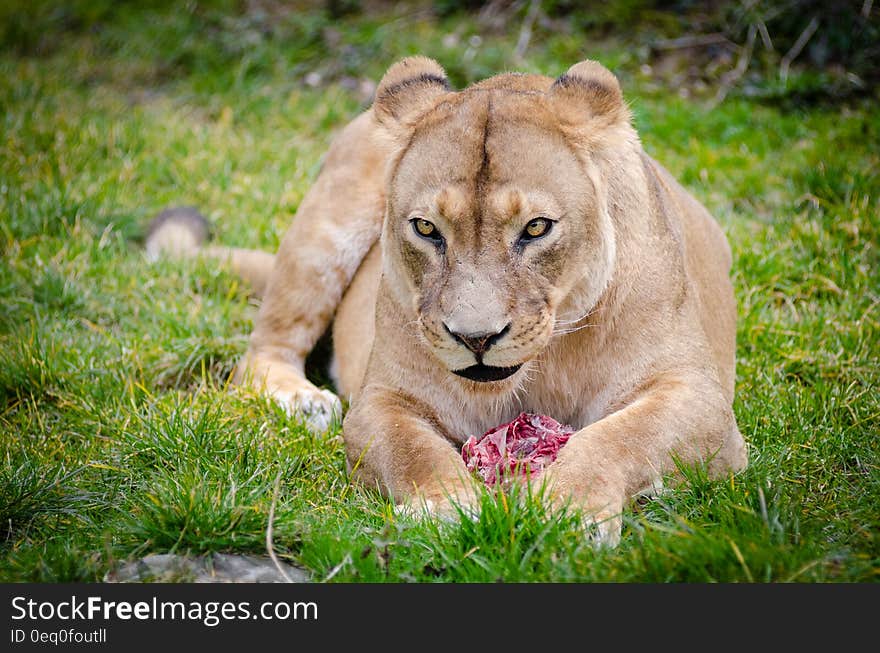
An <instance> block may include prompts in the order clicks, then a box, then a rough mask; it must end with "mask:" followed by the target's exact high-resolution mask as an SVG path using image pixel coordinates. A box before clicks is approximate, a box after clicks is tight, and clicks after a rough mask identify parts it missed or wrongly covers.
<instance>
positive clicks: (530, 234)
mask: <svg viewBox="0 0 880 653" xmlns="http://www.w3.org/2000/svg"><path fill="white" fill-rule="evenodd" d="M552 226H553V222H551V221H550V220H548V219H547V218H535V219H534V220H532V221H531V222H529V223H528V224H527V225H526V228H525V229H523V232H522V239H523V240H532V239H534V238H540V237H541V236H546V235H547V234H548V233H549V232H550V229H551V227H552Z"/></svg>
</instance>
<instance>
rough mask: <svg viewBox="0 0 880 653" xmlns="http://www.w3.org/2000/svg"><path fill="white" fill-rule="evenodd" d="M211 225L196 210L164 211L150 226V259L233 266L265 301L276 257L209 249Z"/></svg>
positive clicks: (147, 243) (252, 251)
mask: <svg viewBox="0 0 880 653" xmlns="http://www.w3.org/2000/svg"><path fill="white" fill-rule="evenodd" d="M210 237H211V224H210V223H209V222H208V220H207V218H205V216H203V215H202V214H201V213H200V212H199V211H198V210H197V209H196V208H194V207H192V206H179V207H173V208H169V209H165V210H164V211H162V212H161V213H159V215H157V216H156V217H155V218H153V220H152V221H151V222H150V226H149V228H148V229H147V237H146V240H145V242H144V248H145V249H146V253H147V258H149V259H150V260H152V261H155V260H157V259H159V258H162V257H170V258H196V257H198V256H204V257H208V258H210V259H214V260H217V261H219V262H222V263H227V264H229V265H231V266H232V269H233V270H235V272H236V273H237V274H238V275H239V276H241V277H242V278H243V279H244V280H245V281H246V282H248V283H249V284H250V286H251V288H252V289H253V293H254V294H255V295H256V296H258V297H262V296H263V294H264V293H265V291H266V286H267V285H268V283H269V276H270V275H271V273H272V267H273V266H274V264H275V255H274V254H270V253H269V252H264V251H261V250H257V249H241V248H238V247H221V246H217V245H206V243H207V242H208V240H209V239H210Z"/></svg>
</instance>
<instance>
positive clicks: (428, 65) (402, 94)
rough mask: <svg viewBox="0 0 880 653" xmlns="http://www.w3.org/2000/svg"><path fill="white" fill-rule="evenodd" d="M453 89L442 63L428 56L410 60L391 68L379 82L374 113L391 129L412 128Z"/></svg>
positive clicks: (399, 62) (409, 58)
mask: <svg viewBox="0 0 880 653" xmlns="http://www.w3.org/2000/svg"><path fill="white" fill-rule="evenodd" d="M450 90H452V88H451V86H450V84H449V80H448V79H447V78H446V73H445V72H444V70H443V68H441V66H440V64H438V63H437V62H436V61H434V60H433V59H429V58H428V57H407V58H406V59H403V60H402V61H398V62H397V63H396V64H394V65H393V66H391V68H389V69H388V72H386V73H385V76H384V77H383V78H382V81H380V82H379V86H378V87H377V88H376V100H375V101H374V102H373V112H374V114H375V115H376V118H377V119H378V120H379V122H380V123H382V124H384V125H386V126H388V127H393V126H395V125H399V126H403V127H409V126H410V125H412V123H413V122H414V121H415V120H416V119H417V118H418V117H420V116H421V115H423V114H424V113H425V112H426V111H427V110H428V109H430V108H431V107H432V106H433V105H434V104H435V103H436V101H437V99H438V98H439V97H440V96H442V95H445V94H446V93H448V92H449V91H450Z"/></svg>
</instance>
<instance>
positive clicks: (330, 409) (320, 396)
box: [271, 388, 342, 433]
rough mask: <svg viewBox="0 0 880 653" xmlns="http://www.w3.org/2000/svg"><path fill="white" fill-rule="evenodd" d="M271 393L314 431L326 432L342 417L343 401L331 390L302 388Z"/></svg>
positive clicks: (282, 405)
mask: <svg viewBox="0 0 880 653" xmlns="http://www.w3.org/2000/svg"><path fill="white" fill-rule="evenodd" d="M271 394H272V398H273V399H274V400H275V401H277V402H278V403H279V404H281V407H282V408H284V410H285V412H287V414H288V415H289V416H291V417H294V418H296V417H298V418H301V419H302V420H303V421H304V422H305V424H306V426H307V427H308V429H309V430H310V431H312V432H313V433H324V432H326V431H327V430H328V429H330V427H331V426H333V425H334V424H338V423H339V421H340V420H341V419H342V402H341V401H340V400H339V397H337V396H336V395H335V394H333V393H332V392H330V391H329V390H321V389H320V388H302V389H299V390H297V391H295V392H291V391H285V390H276V391H274V392H272V393H271Z"/></svg>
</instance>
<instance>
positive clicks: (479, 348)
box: [443, 322, 510, 357]
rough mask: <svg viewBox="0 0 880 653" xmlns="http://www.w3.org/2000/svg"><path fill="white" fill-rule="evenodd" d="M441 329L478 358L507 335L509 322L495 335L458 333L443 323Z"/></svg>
mask: <svg viewBox="0 0 880 653" xmlns="http://www.w3.org/2000/svg"><path fill="white" fill-rule="evenodd" d="M443 328H444V329H446V332H447V333H448V334H449V335H451V336H452V337H453V338H455V339H456V340H458V341H459V342H460V343H461V344H463V345H464V346H465V347H467V348H468V349H470V350H471V351H472V352H474V353H475V354H476V355H477V356H478V357H479V356H482V355H483V354H485V353H486V352H487V351H489V348H490V347H491V346H492V345H494V344H495V343H496V342H498V341H499V340H501V339H502V338H503V337H504V336H506V335H507V332H508V331H510V322H508V323H507V326H506V327H504V328H503V329H501V331H498V332H497V333H485V332H483V333H458V332H456V331H453V330H452V329H450V328H449V327H448V326H446V323H445V322H444V323H443Z"/></svg>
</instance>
